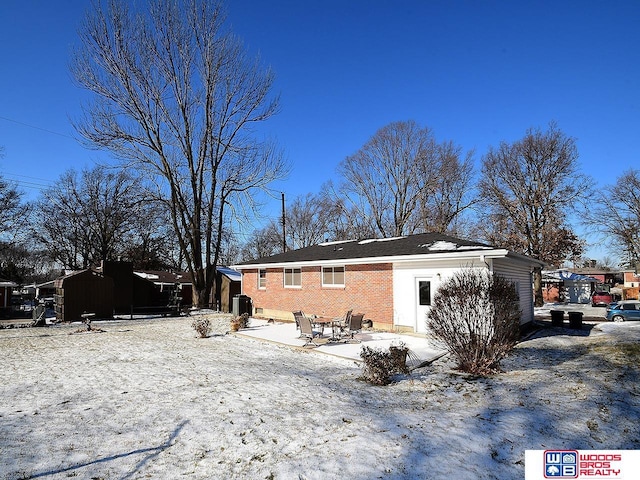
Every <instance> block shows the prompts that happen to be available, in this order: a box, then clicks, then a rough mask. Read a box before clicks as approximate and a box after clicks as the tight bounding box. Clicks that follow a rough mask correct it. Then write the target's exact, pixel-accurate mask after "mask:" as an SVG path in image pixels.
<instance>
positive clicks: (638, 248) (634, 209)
mask: <svg viewBox="0 0 640 480" xmlns="http://www.w3.org/2000/svg"><path fill="white" fill-rule="evenodd" d="M584 223H585V224H586V225H587V226H589V228H591V230H592V231H593V232H596V233H598V234H600V235H601V237H602V238H603V239H605V242H606V244H607V245H608V246H610V247H617V248H619V249H620V250H621V251H622V252H624V254H623V255H621V257H623V258H621V260H624V261H625V262H626V263H627V264H628V265H630V266H634V267H635V266H636V263H637V262H638V261H640V171H638V170H633V169H632V170H628V171H626V172H624V173H623V174H622V175H621V176H620V177H618V178H617V179H616V183H615V184H613V185H608V186H606V187H605V188H603V189H602V190H600V191H598V192H597V193H595V195H594V196H593V197H592V202H591V204H590V208H589V209H587V212H586V214H585V216H584Z"/></svg>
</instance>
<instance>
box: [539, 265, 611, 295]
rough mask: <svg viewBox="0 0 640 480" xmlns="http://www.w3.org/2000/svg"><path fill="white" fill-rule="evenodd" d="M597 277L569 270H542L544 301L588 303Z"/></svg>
mask: <svg viewBox="0 0 640 480" xmlns="http://www.w3.org/2000/svg"><path fill="white" fill-rule="evenodd" d="M600 283H602V282H600V280H599V279H598V278H594V277H590V276H587V275H580V274H578V273H575V272H570V271H569V270H562V269H560V270H543V271H542V284H543V296H544V300H545V302H569V303H590V302H591V293H592V292H593V291H595V289H596V285H597V284H600Z"/></svg>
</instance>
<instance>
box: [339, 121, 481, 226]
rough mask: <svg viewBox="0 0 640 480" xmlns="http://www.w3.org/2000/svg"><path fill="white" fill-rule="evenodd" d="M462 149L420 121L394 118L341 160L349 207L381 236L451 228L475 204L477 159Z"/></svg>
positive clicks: (343, 194)
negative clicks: (442, 140)
mask: <svg viewBox="0 0 640 480" xmlns="http://www.w3.org/2000/svg"><path fill="white" fill-rule="evenodd" d="M460 154H461V150H460V149H459V148H458V147H456V146H454V145H453V144H452V143H443V144H438V143H437V142H436V140H435V137H434V135H433V133H432V132H431V130H430V129H429V128H421V127H420V126H419V125H418V124H417V123H416V122H414V121H405V122H394V123H391V124H389V125H387V126H385V127H383V128H381V129H380V130H378V131H377V132H376V133H375V134H374V135H373V137H372V138H371V139H370V140H369V141H368V142H367V143H366V144H365V145H364V146H363V147H362V148H361V149H360V150H358V152H356V153H355V154H354V155H351V156H349V157H347V158H346V159H345V160H343V161H342V162H341V163H340V165H339V167H338V172H339V174H340V175H341V177H342V179H343V183H342V185H341V186H340V187H339V192H340V194H341V197H342V198H343V203H344V211H345V212H355V213H356V214H357V215H358V216H359V217H360V218H364V219H366V221H367V223H368V224H369V225H370V226H371V228H372V229H373V230H374V231H375V233H376V234H377V235H381V236H399V235H406V234H411V233H415V232H417V231H447V230H449V228H450V227H451V225H453V224H454V223H455V220H456V219H457V218H458V216H459V215H460V214H461V213H462V211H464V210H465V209H466V208H468V207H469V206H470V204H471V203H469V202H470V199H468V198H467V197H468V193H469V191H470V188H469V186H470V182H471V175H472V174H471V172H469V171H468V169H472V162H471V161H470V157H467V159H466V160H464V161H462V162H461V161H460V160H459V156H460ZM451 192H454V196H453V197H451V196H450V195H449V194H450V193H451ZM433 207H435V209H434V208H433Z"/></svg>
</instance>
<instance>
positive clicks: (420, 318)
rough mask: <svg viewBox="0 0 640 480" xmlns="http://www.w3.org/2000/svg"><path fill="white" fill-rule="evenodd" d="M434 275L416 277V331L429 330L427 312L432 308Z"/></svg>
mask: <svg viewBox="0 0 640 480" xmlns="http://www.w3.org/2000/svg"><path fill="white" fill-rule="evenodd" d="M434 287H435V285H434V282H433V277H416V279H415V297H414V298H415V312H416V316H415V319H416V324H415V327H414V328H415V331H416V332H426V331H427V324H426V322H427V313H429V310H431V302H432V301H433V293H434Z"/></svg>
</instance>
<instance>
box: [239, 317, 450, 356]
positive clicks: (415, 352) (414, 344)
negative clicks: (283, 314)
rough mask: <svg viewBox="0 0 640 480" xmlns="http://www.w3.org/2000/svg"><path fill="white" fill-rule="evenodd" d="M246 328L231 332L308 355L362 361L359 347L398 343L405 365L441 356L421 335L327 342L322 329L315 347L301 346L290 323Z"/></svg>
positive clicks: (369, 335) (371, 334) (373, 334)
mask: <svg viewBox="0 0 640 480" xmlns="http://www.w3.org/2000/svg"><path fill="white" fill-rule="evenodd" d="M250 325H251V326H250V327H249V328H244V329H242V330H240V331H238V332H234V334H235V335H238V336H244V337H249V338H255V339H259V340H262V341H267V342H272V343H277V344H281V345H288V346H291V347H295V348H301V349H302V348H304V350H307V351H310V352H317V353H322V354H325V355H334V356H336V357H340V358H345V359H349V360H354V361H358V362H359V361H361V360H362V359H361V358H360V350H361V348H362V346H365V345H366V346H367V347H370V348H382V349H388V348H389V347H390V346H391V345H398V344H399V343H400V342H403V343H404V344H405V345H406V346H407V347H409V350H410V355H409V356H410V358H409V360H408V362H407V363H408V364H409V365H417V364H419V363H421V362H424V361H426V360H430V359H433V358H436V357H438V356H440V355H442V354H443V353H444V351H443V350H442V349H439V348H437V346H436V345H434V342H433V340H431V339H429V338H428V337H427V336H424V335H408V334H400V333H393V332H379V331H373V330H363V331H362V333H359V334H357V335H356V338H357V339H358V340H360V341H361V343H357V342H346V343H345V342H332V341H329V338H330V337H331V329H330V328H327V329H325V333H324V335H323V337H319V338H316V340H315V342H316V343H317V344H319V345H320V346H319V347H315V346H313V345H309V346H307V347H303V345H304V344H305V343H306V341H305V340H304V339H301V338H299V336H300V331H299V330H297V329H296V324H295V323H293V322H291V323H289V322H275V323H268V322H267V321H266V320H260V319H251V324H250Z"/></svg>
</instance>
